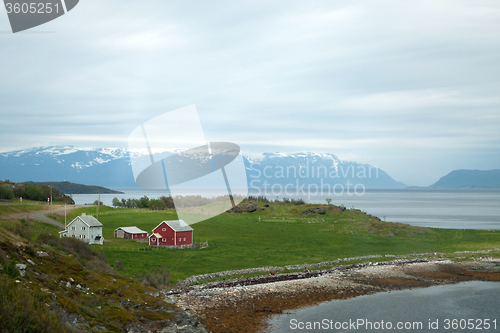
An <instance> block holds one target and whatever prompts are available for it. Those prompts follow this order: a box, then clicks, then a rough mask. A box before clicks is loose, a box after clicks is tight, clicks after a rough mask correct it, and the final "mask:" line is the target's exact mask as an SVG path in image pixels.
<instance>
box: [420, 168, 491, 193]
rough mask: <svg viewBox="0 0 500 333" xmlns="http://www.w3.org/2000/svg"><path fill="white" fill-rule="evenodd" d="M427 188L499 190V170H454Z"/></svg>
mask: <svg viewBox="0 0 500 333" xmlns="http://www.w3.org/2000/svg"><path fill="white" fill-rule="evenodd" d="M429 187H430V188H433V189H499V188H500V169H496V170H454V171H452V172H450V173H449V174H447V175H446V176H444V177H441V178H440V179H439V180H438V181H437V182H436V183H434V184H433V185H431V186H429Z"/></svg>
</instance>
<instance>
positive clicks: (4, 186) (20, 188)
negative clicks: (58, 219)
mask: <svg viewBox="0 0 500 333" xmlns="http://www.w3.org/2000/svg"><path fill="white" fill-rule="evenodd" d="M51 196H52V199H53V201H62V202H65V203H67V204H70V205H74V204H75V202H74V201H73V199H72V198H70V197H68V196H67V195H65V194H64V193H62V192H61V191H59V190H58V189H56V188H54V187H52V188H51V187H50V186H47V185H43V186H42V185H36V184H28V183H12V182H10V181H8V180H6V181H5V182H0V199H4V200H11V199H13V198H23V199H28V200H34V201H47V198H50V197H51Z"/></svg>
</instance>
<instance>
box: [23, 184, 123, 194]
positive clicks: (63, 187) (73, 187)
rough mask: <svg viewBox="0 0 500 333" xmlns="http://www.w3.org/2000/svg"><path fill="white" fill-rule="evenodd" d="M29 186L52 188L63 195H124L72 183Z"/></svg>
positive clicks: (98, 187) (105, 189)
mask: <svg viewBox="0 0 500 333" xmlns="http://www.w3.org/2000/svg"><path fill="white" fill-rule="evenodd" d="M26 183H28V184H33V185H40V186H52V188H55V189H57V190H59V191H61V192H62V193H68V194H69V193H72V194H99V193H101V194H104V193H123V192H120V191H113V190H110V189H109V188H105V187H101V186H93V185H90V186H89V185H82V184H75V183H70V182H26Z"/></svg>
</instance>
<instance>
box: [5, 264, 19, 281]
mask: <svg viewBox="0 0 500 333" xmlns="http://www.w3.org/2000/svg"><path fill="white" fill-rule="evenodd" d="M4 271H5V274H6V275H7V276H9V277H11V278H13V279H14V278H17V277H19V276H21V273H19V270H18V269H17V267H16V262H15V261H14V260H10V261H9V262H8V263H7V264H6V265H5V269H4Z"/></svg>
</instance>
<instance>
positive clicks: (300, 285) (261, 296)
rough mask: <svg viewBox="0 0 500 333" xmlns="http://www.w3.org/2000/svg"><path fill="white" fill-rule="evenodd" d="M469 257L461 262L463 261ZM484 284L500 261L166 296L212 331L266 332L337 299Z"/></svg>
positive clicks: (315, 274)
mask: <svg viewBox="0 0 500 333" xmlns="http://www.w3.org/2000/svg"><path fill="white" fill-rule="evenodd" d="M464 259H467V258H461V260H464ZM472 280H483V281H500V258H498V257H488V256H484V257H481V258H479V259H475V260H470V261H460V262H453V261H451V260H449V259H432V260H429V259H423V258H422V259H413V260H403V259H399V260H392V261H389V262H382V263H363V264H356V265H346V266H339V267H335V268H332V269H327V270H319V271H312V272H309V271H304V272H299V273H290V274H280V275H269V276H266V277H256V278H246V279H240V280H233V281H221V282H213V283H208V284H205V285H201V286H193V287H189V288H185V289H184V290H183V291H171V292H166V299H167V301H174V302H175V303H176V305H177V306H179V307H180V308H181V309H183V310H185V311H186V312H188V313H189V314H190V315H192V316H194V317H196V318H198V320H199V321H200V322H201V323H202V324H203V325H204V326H205V327H206V329H207V331H209V332H214V333H215V332H217V333H225V332H252V333H253V332H259V331H265V328H266V322H267V319H268V318H269V317H270V316H272V315H274V314H281V313H286V312H287V311H290V310H294V309H297V308H301V307H305V306H312V305H315V304H319V303H321V302H324V301H329V300H334V299H347V298H352V297H356V296H360V295H367V294H373V293H376V292H384V291H389V290H400V289H408V288H415V287H429V286H432V285H442V284H450V283H459V282H463V281H472Z"/></svg>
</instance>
